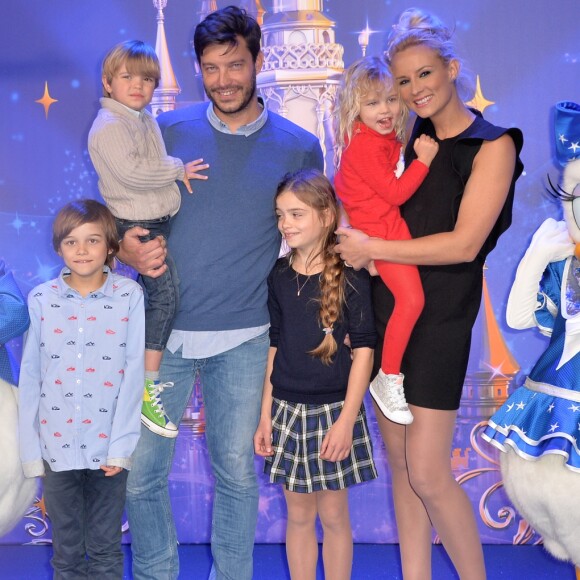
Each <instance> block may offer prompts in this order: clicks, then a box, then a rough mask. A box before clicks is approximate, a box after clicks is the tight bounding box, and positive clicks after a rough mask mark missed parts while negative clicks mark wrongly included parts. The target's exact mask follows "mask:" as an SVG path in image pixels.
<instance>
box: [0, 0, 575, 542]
mask: <svg viewBox="0 0 580 580" xmlns="http://www.w3.org/2000/svg"><path fill="white" fill-rule="evenodd" d="M408 2H409V0H405V1H401V0H359V1H357V2H356V3H355V2H350V1H349V0H325V1H323V0H271V1H268V0H264V1H262V2H261V1H260V0H247V1H242V2H231V1H226V2H221V1H217V2H216V1H215V0H210V1H206V0H83V1H82V2H79V1H78V0H52V1H51V2H46V0H24V1H22V2H5V3H3V6H2V15H1V19H2V23H3V27H2V30H3V32H2V37H3V50H2V52H1V53H0V72H1V75H0V104H1V117H0V118H1V121H0V126H1V130H0V152H1V161H0V259H4V260H5V261H6V264H7V267H8V268H9V269H11V270H12V271H13V272H14V274H15V276H16V279H17V281H18V283H19V285H20V287H21V289H22V290H23V292H24V293H27V292H28V291H29V290H30V289H31V288H32V287H33V286H35V285H36V284H38V283H40V282H42V281H44V280H47V279H49V278H51V277H54V276H55V275H56V274H57V272H58V270H59V268H60V262H59V260H58V257H57V256H56V255H55V254H54V252H53V251H52V250H51V247H50V243H49V232H50V227H51V222H52V219H53V216H54V214H55V212H56V211H57V210H58V209H59V208H60V207H61V206H62V205H63V204H64V203H66V202H68V201H70V200H73V199H77V198H80V197H93V198H96V199H98V198H99V194H98V191H97V180H96V175H95V172H94V169H93V167H92V165H91V162H90V160H89V157H88V153H87V150H86V140H87V133H88V130H89V128H90V126H91V123H92V120H93V118H94V116H95V114H96V112H97V110H98V98H99V96H100V93H101V91H100V72H99V69H100V63H101V60H102V58H103V56H104V54H105V53H106V51H107V50H108V48H110V47H111V46H112V45H113V44H115V43H117V42H120V41H122V40H127V39H131V38H138V39H141V40H145V41H147V42H149V43H151V44H154V45H155V46H156V49H157V52H158V54H159V56H160V59H161V61H162V66H163V73H164V74H163V79H162V84H161V87H160V89H159V90H158V91H157V93H156V98H155V100H154V102H153V105H152V109H153V111H154V113H158V112H160V111H162V110H169V109H172V108H175V107H182V106H185V105H187V104H189V103H191V102H194V101H199V100H202V99H203V98H204V96H203V91H202V88H201V82H200V78H199V71H198V69H197V66H196V63H195V57H194V55H193V49H192V47H191V37H192V33H193V29H194V27H195V25H196V23H197V22H199V21H200V19H203V18H204V16H205V15H206V14H207V13H208V12H211V11H212V10H215V9H216V8H221V7H223V6H225V5H227V4H230V3H234V4H238V5H240V6H243V7H244V8H246V9H247V10H248V11H249V12H251V13H252V14H254V15H255V16H256V18H257V19H259V20H260V21H261V22H262V24H263V33H264V42H263V45H264V46H263V48H264V52H265V57H266V58H265V66H264V70H263V72H262V73H261V74H260V75H259V77H258V85H259V90H260V91H261V93H262V95H263V97H264V99H265V100H266V102H267V103H268V106H269V107H270V108H271V109H273V110H275V111H277V112H278V113H280V114H282V115H284V116H286V117H288V118H290V119H291V120H293V121H294V122H296V123H298V124H300V125H302V126H303V127H305V128H306V129H308V130H310V131H311V132H312V133H314V134H315V135H317V136H318V138H319V139H320V142H321V145H322V146H323V150H324V151H325V153H326V161H327V172H328V173H329V175H330V174H331V173H332V168H331V166H332V139H331V120H330V111H331V107H332V103H333V100H334V95H335V91H336V86H337V83H338V81H339V78H340V75H341V72H342V71H343V69H344V68H345V67H347V66H348V65H349V64H350V63H351V62H352V61H354V60H355V59H357V58H358V57H360V56H361V55H363V54H365V53H366V54H379V53H380V52H381V51H382V48H383V42H384V37H385V33H386V32H387V31H388V29H389V28H390V26H391V25H392V24H393V22H394V21H395V18H396V16H397V15H398V14H399V13H400V12H401V11H402V10H404V9H405V8H407V7H408V6H409V3H408ZM412 4H415V5H418V6H420V7H422V8H426V9H428V10H432V11H433V12H435V13H436V14H437V15H438V16H440V17H441V18H442V19H443V20H444V21H445V22H446V23H448V24H449V25H451V26H454V28H455V37H456V41H457V44H458V48H459V50H460V52H461V54H462V55H463V56H464V57H465V60H466V61H467V63H468V65H469V68H470V69H471V71H472V72H473V77H474V91H473V95H472V97H471V101H470V102H471V104H473V105H474V106H476V107H478V108H480V110H482V111H483V112H484V115H485V117H486V118H488V119H489V120H490V121H492V122H494V123H496V124H498V125H503V126H506V127H510V126H518V127H520V128H521V129H522V130H523V132H524V137H525V146H524V151H523V160H524V163H525V166H526V172H525V173H524V175H523V176H522V178H520V180H519V182H518V187H517V191H516V201H515V207H514V224H513V226H512V228H511V229H510V230H509V231H508V232H507V234H505V235H504V236H503V237H502V239H501V240H500V243H499V245H498V247H497V249H496V250H495V251H494V252H493V253H492V254H491V256H490V257H489V260H488V263H487V269H486V285H485V288H484V298H483V301H482V307H481V313H480V317H479V319H478V322H477V325H476V328H475V330H474V340H473V345H472V353H471V361H470V366H469V371H468V376H467V379H466V382H465V387H464V394H463V402H462V406H461V410H460V413H459V421H458V424H457V429H456V434H455V439H454V444H453V450H452V457H451V461H452V463H453V468H454V472H455V475H456V477H457V479H458V481H460V482H461V484H462V485H463V486H464V487H465V489H466V490H467V491H468V493H469V495H470V497H471V498H472V501H473V504H474V507H475V510H476V512H477V513H478V522H479V529H480V533H481V536H482V538H483V541H484V542H490V543H494V542H499V543H512V542H513V543H535V542H538V541H539V538H538V536H537V534H535V532H534V531H533V530H532V529H530V528H529V526H528V525H527V523H526V522H525V521H524V520H522V518H521V517H520V516H519V514H517V512H516V511H515V510H514V509H513V507H512V506H511V504H510V503H509V501H508V500H507V499H506V497H505V494H504V493H503V489H502V486H501V478H500V476H499V471H498V466H497V463H496V459H497V458H496V455H495V453H494V452H493V451H492V450H491V449H490V448H489V447H488V446H487V445H486V444H485V443H484V442H483V441H482V440H481V439H480V437H479V432H480V428H481V425H482V424H483V423H484V422H485V421H486V419H487V418H488V417H489V416H490V415H491V414H492V413H493V411H494V410H495V409H496V408H497V407H498V406H499V405H500V404H501V403H502V402H503V400H505V398H506V396H507V394H508V393H509V392H511V391H512V390H513V389H515V388H517V387H518V386H519V385H520V384H521V383H522V382H523V379H524V378H525V375H526V373H527V372H528V371H529V369H530V367H531V366H532V364H533V363H534V362H535V360H536V358H537V356H538V355H539V353H540V352H541V350H542V349H543V348H544V342H543V339H541V338H540V337H538V336H536V335H535V334H534V332H533V331H527V332H519V333H517V332H514V331H511V330H509V329H507V328H506V325H505V322H504V308H505V301H506V297H507V293H508V291H509V287H510V284H511V281H512V280H513V276H514V271H515V267H516V266H517V263H518V261H519V259H520V258H521V256H522V254H523V252H524V249H525V248H526V247H527V244H528V242H529V238H530V236H531V234H532V232H533V231H534V230H535V229H536V227H537V226H538V225H539V224H540V223H541V222H542V221H543V220H544V219H545V218H546V217H548V216H554V217H559V212H558V208H557V206H556V205H555V204H554V203H553V202H552V201H550V199H549V198H548V197H547V196H545V195H544V193H543V191H544V183H545V181H546V175H547V174H550V175H551V176H552V177H554V178H556V179H557V177H558V168H557V167H556V165H555V163H554V159H553V150H554V135H553V128H552V116H553V106H554V104H555V103H556V102H558V101H561V100H572V101H576V102H578V101H579V100H580V35H579V32H578V22H580V4H579V3H578V0H553V1H552V2H543V1H538V0H535V1H533V2H530V0H511V1H510V2H504V1H502V0H479V1H475V0H474V1H472V2H450V1H448V0H447V1H446V0H424V1H418V2H413V3H412ZM201 154H203V152H201ZM10 348H11V349H12V350H13V352H14V353H15V354H16V355H18V354H19V353H20V349H21V344H20V341H14V342H13V343H12V344H10ZM367 408H368V409H369V415H370V423H371V431H372V435H373V443H374V447H375V451H376V455H377V460H378V461H377V463H378V466H379V470H380V478H379V479H378V480H377V481H375V482H372V483H369V484H366V485H361V486H358V487H356V488H355V489H353V490H352V492H351V512H352V521H353V527H354V537H355V540H356V541H358V542H396V541H397V537H396V530H395V525H394V514H393V508H392V504H391V501H390V476H389V470H388V466H387V462H386V459H385V452H384V446H383V443H382V441H381V438H380V435H379V432H378V428H377V425H376V421H375V419H374V416H373V414H372V409H371V408H370V405H367ZM204 426H205V423H204V415H203V386H202V385H200V384H199V383H197V384H196V388H195V392H194V396H193V398H192V400H191V403H190V405H189V407H188V409H187V412H186V416H185V417H184V423H183V424H182V428H181V432H180V435H179V438H178V442H177V451H176V459H175V464H174V467H173V471H172V474H171V478H170V487H171V493H172V498H173V507H174V512H175V518H176V521H177V526H178V532H179V539H180V541H181V542H182V543H190V542H208V541H209V530H210V505H211V497H212V475H211V473H210V468H209V459H208V453H207V449H206V446H205V439H204ZM256 469H257V470H258V471H259V472H261V470H262V465H261V460H258V459H257V460H256ZM262 483H263V485H262V489H261V499H260V515H259V523H258V530H257V534H256V540H257V541H258V542H280V541H283V537H284V528H285V509H284V500H283V497H282V494H281V490H280V489H279V488H278V487H276V486H271V485H269V484H267V483H266V481H265V479H262ZM129 534H130V531H129V530H127V534H126V538H127V541H128V540H129ZM434 540H435V541H436V540H437V538H434ZM48 541H50V514H47V513H46V512H45V509H44V503H43V500H42V489H41V487H39V490H38V497H37V501H35V503H34V505H32V506H31V507H30V509H29V511H28V513H27V514H26V516H25V517H24V518H23V520H22V521H21V523H19V525H17V526H16V528H15V529H14V530H13V531H12V532H10V533H9V534H8V535H6V536H5V537H4V538H1V539H0V542H4V543H44V542H48Z"/></svg>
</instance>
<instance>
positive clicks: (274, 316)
mask: <svg viewBox="0 0 580 580" xmlns="http://www.w3.org/2000/svg"><path fill="white" fill-rule="evenodd" d="M275 268H276V267H275V266H274V270H272V272H270V275H269V276H268V312H269V313H270V346H273V347H275V348H278V339H279V338H280V317H281V309H280V303H279V302H278V298H277V296H276V291H275V288H274V277H275Z"/></svg>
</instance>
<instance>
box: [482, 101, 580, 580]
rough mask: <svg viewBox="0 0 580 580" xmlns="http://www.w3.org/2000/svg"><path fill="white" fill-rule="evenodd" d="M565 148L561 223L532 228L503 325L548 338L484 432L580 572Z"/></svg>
mask: <svg viewBox="0 0 580 580" xmlns="http://www.w3.org/2000/svg"><path fill="white" fill-rule="evenodd" d="M559 113H562V114H565V115H570V114H571V115H572V116H571V118H572V119H573V120H574V123H575V125H576V128H577V130H579V129H580V106H579V105H576V104H574V103H560V104H559V105H557V111H556V115H557V117H558V114H559ZM576 135H577V136H579V135H580V131H578V132H577V133H576ZM560 141H561V143H562V144H563V143H565V141H564V142H562V140H561V139H560ZM568 142H570V140H568ZM576 146H578V143H576ZM568 149H569V151H568V159H572V160H571V161H568V163H567V165H566V167H565V169H564V175H563V180H562V185H561V186H560V187H552V188H553V190H554V193H555V195H556V196H557V197H558V198H559V199H560V200H561V202H562V209H563V213H564V221H560V222H557V221H555V220H554V219H552V218H549V219H547V220H546V221H545V222H544V223H543V224H542V225H541V226H540V228H539V229H538V230H537V232H536V233H535V234H534V236H533V238H532V241H531V243H530V246H529V248H528V249H527V251H526V253H525V255H524V257H523V259H522V261H521V262H520V265H519V266H518V270H517V273H516V278H515V281H514V284H513V287H512V289H511V292H510V295H509V299H508V304H507V322H508V324H509V326H511V327H512V328H516V329H525V328H532V327H536V326H537V327H538V329H539V330H540V332H541V333H542V334H545V335H546V336H549V337H550V343H549V345H548V347H547V349H546V350H545V351H544V353H543V354H542V355H541V357H540V359H539V360H538V362H537V363H536V365H535V366H534V368H533V369H532V371H531V372H530V374H529V376H528V377H527V379H526V381H525V383H524V385H522V386H521V387H520V388H518V389H516V390H515V391H514V393H512V395H511V396H510V397H509V399H508V400H507V401H506V402H505V403H504V404H503V406H502V407H501V408H500V409H499V410H498V411H497V412H496V413H495V414H494V415H493V417H492V418H491V419H490V420H489V425H488V427H487V428H486V430H485V432H484V434H483V437H484V439H486V440H487V441H489V442H490V443H491V444H493V445H494V446H495V447H497V448H498V449H500V450H501V451H503V452H504V453H502V454H501V456H500V465H501V473H502V477H503V481H504V484H505V489H506V491H507V493H508V495H509V497H510V499H511V501H512V502H513V503H514V505H515V507H516V508H517V509H518V511H519V512H520V513H521V514H522V515H523V516H524V517H525V519H526V520H527V521H528V523H529V524H530V525H531V526H533V527H534V529H535V530H536V531H537V532H538V533H539V534H541V535H542V537H543V539H544V546H545V548H546V549H547V550H548V551H549V552H550V553H551V554H552V555H553V556H555V557H556V558H558V559H560V560H568V561H571V562H573V563H574V565H575V566H576V569H577V577H578V578H580V260H579V258H580V251H579V250H580V187H579V184H580V159H574V157H575V154H576V148H574V147H569V148H568ZM578 154H579V156H580V150H579V151H578Z"/></svg>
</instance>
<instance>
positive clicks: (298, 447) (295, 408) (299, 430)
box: [264, 398, 377, 493]
mask: <svg viewBox="0 0 580 580" xmlns="http://www.w3.org/2000/svg"><path fill="white" fill-rule="evenodd" d="M343 404H344V401H339V402H338V403H328V404H323V405H310V404H304V403H291V402H289V401H282V400H280V399H276V398H274V400H273V403H272V448H273V449H274V455H273V456H272V457H267V458H266V461H265V464H264V472H265V473H267V474H269V475H270V482H271V483H283V484H284V485H285V486H286V489H287V490H289V491H295V492H298V493H312V492H313V491H322V490H339V489H345V488H347V487H350V486H351V485H354V484H356V483H362V482H363V481H369V480H371V479H375V478H376V477H377V470H376V468H375V463H374V461H373V446H372V443H371V439H370V436H369V432H368V428H367V422H366V413H365V408H364V405H361V409H360V411H359V413H358V416H357V419H356V421H355V424H354V429H353V437H352V448H351V451H350V455H349V456H348V457H347V458H346V459H343V460H342V461H325V460H324V459H320V446H321V445H322V440H323V439H324V436H325V435H326V433H327V431H328V430H329V429H330V427H332V425H333V424H334V422H335V421H336V420H337V419H338V417H339V415H340V412H341V410H342V406H343Z"/></svg>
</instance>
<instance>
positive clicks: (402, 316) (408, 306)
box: [375, 261, 425, 375]
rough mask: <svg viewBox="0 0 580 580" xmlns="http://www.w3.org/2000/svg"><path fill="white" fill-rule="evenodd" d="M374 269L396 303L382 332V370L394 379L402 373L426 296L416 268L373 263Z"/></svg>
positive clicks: (389, 263) (404, 265)
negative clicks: (402, 364) (412, 334)
mask: <svg viewBox="0 0 580 580" xmlns="http://www.w3.org/2000/svg"><path fill="white" fill-rule="evenodd" d="M375 267H376V269H377V271H378V273H379V276H380V277H381V280H382V281H383V282H384V283H385V285H386V286H387V288H388V289H389V290H390V291H391V292H392V294H393V297H394V299H395V308H394V309H393V313H392V314H391V318H389V322H388V323H387V327H386V329H385V340H384V344H383V358H382V360H381V370H382V371H383V372H384V373H386V374H395V375H396V374H399V373H400V372H401V361H402V360H403V354H404V353H405V349H406V348H407V344H408V343H409V338H410V337H411V332H412V331H413V328H414V326H415V323H416V322H417V319H418V318H419V315H420V314H421V311H422V310H423V305H424V304H425V296H424V295H423V287H422V285H421V278H420V277H419V270H418V269H417V267H416V266H409V265H406V264H393V263H391V262H379V261H376V262H375Z"/></svg>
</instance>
